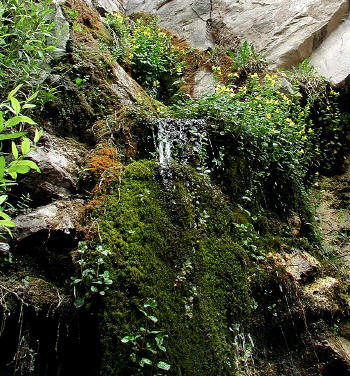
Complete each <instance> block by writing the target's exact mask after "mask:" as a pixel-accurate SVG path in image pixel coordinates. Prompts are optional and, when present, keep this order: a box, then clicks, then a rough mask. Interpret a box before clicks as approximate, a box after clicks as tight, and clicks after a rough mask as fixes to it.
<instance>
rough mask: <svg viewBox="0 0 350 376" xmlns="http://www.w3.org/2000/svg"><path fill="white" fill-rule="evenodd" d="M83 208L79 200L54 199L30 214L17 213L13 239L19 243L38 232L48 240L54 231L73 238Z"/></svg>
mask: <svg viewBox="0 0 350 376" xmlns="http://www.w3.org/2000/svg"><path fill="white" fill-rule="evenodd" d="M83 210H84V205H83V202H81V201H77V200H76V201H56V202H54V203H52V204H49V205H46V206H42V207H40V208H37V209H35V210H33V211H32V212H31V213H30V214H25V215H19V216H18V217H16V218H15V219H14V222H15V223H16V227H15V229H14V231H13V237H14V240H15V241H16V242H17V244H19V243H20V242H22V241H24V240H28V239H29V238H30V237H33V236H36V235H39V234H45V235H46V236H47V240H49V239H50V237H51V236H53V235H54V234H55V233H57V234H60V235H61V236H62V237H68V238H73V239H74V238H75V233H76V227H77V224H78V223H79V221H80V220H81V217H82V214H83Z"/></svg>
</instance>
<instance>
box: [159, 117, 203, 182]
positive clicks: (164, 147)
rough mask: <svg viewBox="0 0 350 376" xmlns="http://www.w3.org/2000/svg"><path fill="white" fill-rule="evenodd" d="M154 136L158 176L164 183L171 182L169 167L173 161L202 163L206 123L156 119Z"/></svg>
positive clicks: (198, 164) (196, 164)
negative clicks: (155, 134)
mask: <svg viewBox="0 0 350 376" xmlns="http://www.w3.org/2000/svg"><path fill="white" fill-rule="evenodd" d="M154 126H155V129H156V131H157V136H156V137H155V136H154V140H155V145H156V150H157V151H158V158H159V168H160V174H161V175H162V177H163V180H164V182H168V181H169V180H171V165H172V163H173V162H174V161H176V162H178V163H181V164H192V165H195V166H197V167H199V166H201V165H202V164H203V163H202V162H203V161H202V159H203V156H202V153H201V152H202V148H203V146H204V144H205V143H204V141H205V139H206V138H207V133H206V121H205V120H202V119H199V120H196V119H190V120H189V119H170V118H166V119H157V120H156V121H155V122H154Z"/></svg>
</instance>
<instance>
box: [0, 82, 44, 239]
mask: <svg viewBox="0 0 350 376" xmlns="http://www.w3.org/2000/svg"><path fill="white" fill-rule="evenodd" d="M20 88H21V85H19V86H17V87H16V88H15V89H14V90H12V91H11V92H10V93H9V94H8V96H7V99H6V100H5V101H3V102H2V103H0V218H1V219H0V226H1V227H3V228H4V229H5V230H7V232H8V233H9V234H10V235H11V230H10V228H11V227H14V226H15V224H14V222H13V221H12V220H11V217H10V216H9V215H8V214H7V213H6V204H7V199H8V195H7V192H8V191H9V189H10V188H11V186H13V185H14V184H16V179H17V176H18V174H26V173H28V172H29V171H30V170H35V171H37V172H40V170H39V167H38V166H37V164H36V163H35V162H33V161H31V160H29V159H26V158H25V157H26V156H27V155H28V154H29V152H30V151H31V150H33V148H34V147H35V145H36V143H37V142H38V141H39V139H40V136H41V134H42V130H38V129H37V128H35V135H34V139H33V141H31V140H30V139H29V138H28V137H27V131H26V130H25V129H24V126H25V125H26V124H29V125H35V124H36V123H35V122H34V121H33V120H32V119H31V118H29V117H28V116H25V115H22V111H23V110H26V109H31V108H33V107H34V105H33V104H31V102H32V101H33V100H34V99H35V98H36V96H37V93H35V94H34V95H32V96H30V97H29V98H27V99H26V100H24V101H19V100H18V99H17V98H16V96H15V95H16V93H17V92H18V91H19V90H20ZM18 128H19V129H18ZM9 144H10V145H9ZM9 146H10V147H9ZM7 149H9V150H11V152H5V151H4V150H7Z"/></svg>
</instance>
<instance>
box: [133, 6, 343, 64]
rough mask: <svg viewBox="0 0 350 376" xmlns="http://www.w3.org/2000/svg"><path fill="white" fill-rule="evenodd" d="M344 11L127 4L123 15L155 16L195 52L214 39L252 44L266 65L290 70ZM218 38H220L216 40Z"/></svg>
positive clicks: (317, 42) (304, 56)
mask: <svg viewBox="0 0 350 376" xmlns="http://www.w3.org/2000/svg"><path fill="white" fill-rule="evenodd" d="M348 10H349V2H348V1H347V0H327V1H324V0H267V1H266V0H265V1H251V0H205V1H199V0H190V1H185V0H168V1H167V0H163V1H162V0H158V1H154V0H129V1H128V2H127V5H126V11H127V14H130V13H133V12H146V13H151V14H157V15H159V17H160V24H161V25H162V26H164V27H166V28H168V29H169V30H171V31H172V32H173V33H174V34H176V35H178V36H180V37H184V38H186V39H187V40H188V41H189V43H190V44H191V45H192V46H193V47H196V48H201V49H206V48H207V47H212V46H213V45H214V43H215V41H216V38H215V34H217V35H221V34H225V38H224V39H225V40H230V39H231V40H232V41H235V43H236V40H237V38H238V39H239V40H241V41H245V40H247V41H250V42H252V43H253V44H254V45H255V46H256V49H257V50H258V51H262V52H263V53H264V54H265V55H266V57H267V58H268V60H270V61H271V62H273V63H274V64H276V65H278V66H283V67H290V66H292V65H295V64H297V63H299V62H301V61H302V60H304V59H305V58H307V57H309V56H310V55H311V53H312V51H313V50H315V49H316V48H317V47H318V46H319V45H320V43H321V42H322V41H323V40H324V39H325V38H326V37H327V36H328V35H330V34H331V33H332V31H334V30H335V29H336V27H337V26H338V25H339V24H340V23H341V22H342V20H343V19H344V18H345V16H346V14H347V12H348ZM219 39H220V38H219Z"/></svg>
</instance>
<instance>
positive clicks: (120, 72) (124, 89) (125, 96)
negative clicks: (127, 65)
mask: <svg viewBox="0 0 350 376" xmlns="http://www.w3.org/2000/svg"><path fill="white" fill-rule="evenodd" d="M113 67H114V70H113V73H114V77H115V80H114V83H112V84H111V88H112V90H113V91H114V93H115V94H116V95H117V97H118V99H119V100H120V103H121V105H123V106H132V105H133V104H134V103H135V102H136V100H137V95H138V94H139V93H140V92H142V93H144V90H143V89H142V87H141V86H140V85H139V84H138V83H137V82H136V81H135V80H133V79H132V78H131V77H130V76H129V75H128V74H127V73H126V72H125V70H124V69H123V68H122V67H121V66H120V65H119V64H117V63H115V64H114V66H113Z"/></svg>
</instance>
